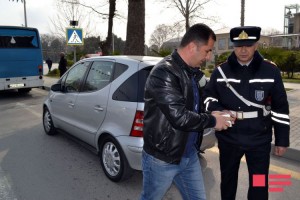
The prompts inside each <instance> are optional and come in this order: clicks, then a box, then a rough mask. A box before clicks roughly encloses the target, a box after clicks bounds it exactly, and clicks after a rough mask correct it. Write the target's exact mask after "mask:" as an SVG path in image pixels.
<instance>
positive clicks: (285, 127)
mask: <svg viewBox="0 0 300 200" xmlns="http://www.w3.org/2000/svg"><path fill="white" fill-rule="evenodd" d="M260 31H261V28H260V27H254V26H243V27H236V28H233V29H231V30H230V39H231V41H232V43H233V46H234V51H233V52H232V53H231V55H230V56H229V57H228V59H227V61H226V62H225V63H223V64H221V65H220V66H218V67H216V69H215V70H214V72H213V73H212V75H211V78H210V81H209V83H208V85H207V87H206V89H205V101H204V103H205V106H206V109H207V110H208V111H224V112H227V113H228V114H230V115H231V116H232V117H235V121H234V123H233V124H232V126H231V127H230V128H228V129H226V130H222V131H219V132H217V133H216V136H217V138H218V148H219V152H220V157H219V159H220V168H221V197H222V200H233V199H235V196H236V190H237V183H238V171H239V165H240V160H241V158H242V156H244V155H245V157H246V162H247V166H248V172H249V189H248V199H251V200H265V199H268V173H269V172H268V170H269V164H270V151H271V141H272V128H274V136H275V149H274V153H275V155H278V156H281V155H283V154H284V152H285V151H286V147H288V146H289V130H290V120H289V105H288V101H287V95H286V92H285V89H284V85H283V82H282V79H281V75H280V71H279V69H278V68H277V67H276V66H275V65H274V63H272V62H269V61H267V60H265V59H264V58H263V57H262V56H261V55H260V54H259V52H258V51H257V48H258V43H257V41H258V40H259V38H260ZM258 175H260V176H258ZM258 177H260V178H263V180H264V181H262V182H259V183H263V184H262V185H265V186H262V187H257V183H258V180H259V179H257V178H258Z"/></svg>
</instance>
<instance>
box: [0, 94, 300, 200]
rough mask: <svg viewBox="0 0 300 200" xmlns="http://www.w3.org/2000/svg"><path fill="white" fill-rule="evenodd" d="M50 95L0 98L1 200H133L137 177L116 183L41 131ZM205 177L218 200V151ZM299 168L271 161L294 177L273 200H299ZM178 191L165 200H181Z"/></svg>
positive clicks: (210, 195) (74, 148)
mask: <svg viewBox="0 0 300 200" xmlns="http://www.w3.org/2000/svg"><path fill="white" fill-rule="evenodd" d="M47 93H48V92H47V91H44V90H41V89H33V90H32V91H31V92H30V93H29V94H27V95H20V94H18V93H17V92H8V93H4V92H1V93H0V111H1V115H0V200H2V199H3V200H54V199H55V200H77V199H78V200H82V199H84V200H116V199H120V200H135V199H138V198H139V195H140V192H141V187H142V174H141V172H136V173H135V174H134V175H133V177H132V178H131V179H129V180H127V181H126V182H122V183H113V182H111V181H110V180H108V179H107V178H106V176H105V175H104V173H103V171H102V169H101V166H100V162H99V160H98V157H97V155H96V154H94V153H92V152H91V151H89V150H87V149H85V148H84V147H83V146H81V145H80V144H78V143H76V142H74V141H73V140H71V139H70V138H69V137H67V136H66V135H63V134H58V135H56V136H48V135H46V134H45V133H44V131H43V127H42V102H43V101H44V99H45V96H46V95H47ZM204 157H205V158H206V162H202V164H203V166H206V167H204V169H203V175H204V179H205V186H206V193H207V199H208V200H218V199H220V190H219V183H220V173H219V161H218V150H217V148H216V147H214V148H212V149H210V150H208V151H206V153H205V154H204ZM299 166H300V163H298V162H295V161H291V160H287V159H284V158H278V157H274V156H272V159H271V167H270V173H271V174H290V175H291V176H292V179H291V182H292V185H290V186H284V191H283V192H280V193H270V199H272V200H282V199H285V200H289V199H291V200H295V199H299V196H298V193H299V191H298V190H299V188H300V173H299V172H300V167H299ZM239 176H240V179H239V186H238V193H237V198H236V199H239V200H243V199H246V196H247V194H246V193H247V187H248V175H247V167H246V165H245V162H242V163H241V169H240V174H239ZM180 199H181V197H180V194H179V193H178V191H177V189H176V188H175V187H171V189H170V190H169V191H168V193H167V194H166V196H165V198H164V200H180Z"/></svg>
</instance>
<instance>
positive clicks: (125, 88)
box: [112, 66, 153, 102]
mask: <svg viewBox="0 0 300 200" xmlns="http://www.w3.org/2000/svg"><path fill="white" fill-rule="evenodd" d="M152 67H153V66H149V67H145V68H143V69H142V70H139V71H138V72H136V73H134V74H133V75H131V76H130V77H129V78H128V79H127V80H126V81H124V82H123V83H122V84H121V85H120V87H118V89H117V90H116V91H115V92H114V94H113V95H112V99H113V100H116V101H129V102H144V88H145V84H146V80H147V77H148V76H149V74H150V71H151V69H152Z"/></svg>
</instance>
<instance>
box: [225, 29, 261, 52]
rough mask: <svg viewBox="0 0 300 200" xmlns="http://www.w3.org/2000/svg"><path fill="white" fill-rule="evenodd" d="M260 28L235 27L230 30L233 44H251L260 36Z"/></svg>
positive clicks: (236, 45) (237, 45)
mask: <svg viewBox="0 0 300 200" xmlns="http://www.w3.org/2000/svg"><path fill="white" fill-rule="evenodd" d="M260 31H261V28H260V27H257V26H242V27H235V28H232V29H231V30H230V40H231V42H232V43H233V46H235V47H239V46H252V45H253V44H254V43H255V42H257V41H258V40H259V38H260Z"/></svg>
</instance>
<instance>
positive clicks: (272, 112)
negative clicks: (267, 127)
mask: <svg viewBox="0 0 300 200" xmlns="http://www.w3.org/2000/svg"><path fill="white" fill-rule="evenodd" d="M271 115H273V116H275V117H280V118H284V119H290V117H289V116H288V115H286V114H280V113H276V112H274V111H271Z"/></svg>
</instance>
